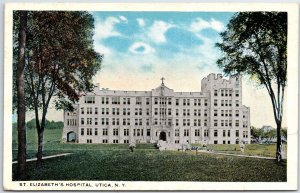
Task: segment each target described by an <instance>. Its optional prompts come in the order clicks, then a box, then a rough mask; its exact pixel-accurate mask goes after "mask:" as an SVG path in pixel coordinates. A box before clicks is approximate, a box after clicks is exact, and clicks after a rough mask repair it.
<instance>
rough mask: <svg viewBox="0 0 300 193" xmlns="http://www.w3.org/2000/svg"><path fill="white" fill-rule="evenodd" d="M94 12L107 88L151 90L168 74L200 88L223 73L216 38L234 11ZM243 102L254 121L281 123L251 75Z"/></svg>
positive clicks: (175, 85)
mask: <svg viewBox="0 0 300 193" xmlns="http://www.w3.org/2000/svg"><path fill="white" fill-rule="evenodd" d="M91 13H92V14H93V16H94V19H95V32H94V37H93V38H94V49H95V50H96V51H97V52H99V53H101V54H103V55H104V59H103V64H102V68H101V70H100V71H99V73H98V74H97V75H96V76H95V77H94V79H93V81H94V83H100V87H101V88H109V89H112V90H142V91H143V90H151V89H154V88H156V87H157V86H159V84H160V82H161V80H160V78H161V77H164V78H165V81H164V82H165V84H166V85H167V86H168V87H169V88H171V89H174V91H177V92H178V91H179V92H180V91H191V92H200V91H201V79H202V78H204V77H206V76H207V75H208V74H210V73H222V70H221V69H219V68H218V66H217V64H216V60H217V59H218V58H219V57H220V56H221V55H222V53H221V52H220V50H219V49H218V48H217V47H215V43H216V42H220V41H221V38H220V36H219V33H220V32H222V31H224V30H225V29H226V25H227V23H228V22H229V20H230V19H231V17H232V16H233V15H234V14H235V13H233V12H91ZM243 104H244V105H246V106H250V118H251V125H254V126H256V127H262V126H263V125H271V126H273V127H275V122H274V118H273V111H272V106H271V101H270V99H269V96H268V94H267V91H266V89H264V88H261V87H258V86H257V85H255V83H253V82H251V80H249V79H248V78H247V77H244V79H243ZM53 111H54V109H52V112H53ZM60 113H61V115H60ZM60 113H57V112H56V113H50V112H49V115H48V118H49V119H50V120H51V119H54V120H58V119H60V120H62V117H63V116H62V112H60ZM59 116H60V118H59ZM284 117H285V116H284ZM283 126H286V121H285V120H284V122H283Z"/></svg>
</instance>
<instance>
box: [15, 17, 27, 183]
mask: <svg viewBox="0 0 300 193" xmlns="http://www.w3.org/2000/svg"><path fill="white" fill-rule="evenodd" d="M26 26H27V12H26V11H20V28H19V53H18V54H19V56H18V64H17V65H18V66H17V79H16V80H17V82H16V84H17V100H18V104H17V114H18V119H17V122H18V169H17V172H18V173H17V177H16V178H17V179H18V180H24V178H25V169H26V127H25V115H26V109H25V82H24V67H25V43H26Z"/></svg>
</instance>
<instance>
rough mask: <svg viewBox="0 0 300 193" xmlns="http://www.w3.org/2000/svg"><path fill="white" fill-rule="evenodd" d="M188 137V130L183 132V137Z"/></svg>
mask: <svg viewBox="0 0 300 193" xmlns="http://www.w3.org/2000/svg"><path fill="white" fill-rule="evenodd" d="M189 135H190V131H189V130H188V129H184V130H183V136H185V137H188V136H189Z"/></svg>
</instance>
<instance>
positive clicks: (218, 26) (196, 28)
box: [190, 18, 225, 32]
mask: <svg viewBox="0 0 300 193" xmlns="http://www.w3.org/2000/svg"><path fill="white" fill-rule="evenodd" d="M224 27H225V26H224V24H223V23H222V22H220V21H217V20H215V19H213V18H212V19H211V20H210V21H206V20H204V19H202V18H197V19H196V20H195V21H194V22H192V24H191V25H190V30H191V31H193V32H200V31H201V30H203V29H213V30H215V31H217V32H221V31H223V30H224Z"/></svg>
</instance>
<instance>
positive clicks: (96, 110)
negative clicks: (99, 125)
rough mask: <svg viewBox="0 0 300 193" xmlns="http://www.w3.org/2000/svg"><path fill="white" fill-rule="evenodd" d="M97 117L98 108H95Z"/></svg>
mask: <svg viewBox="0 0 300 193" xmlns="http://www.w3.org/2000/svg"><path fill="white" fill-rule="evenodd" d="M95 115H98V108H97V107H95Z"/></svg>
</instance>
